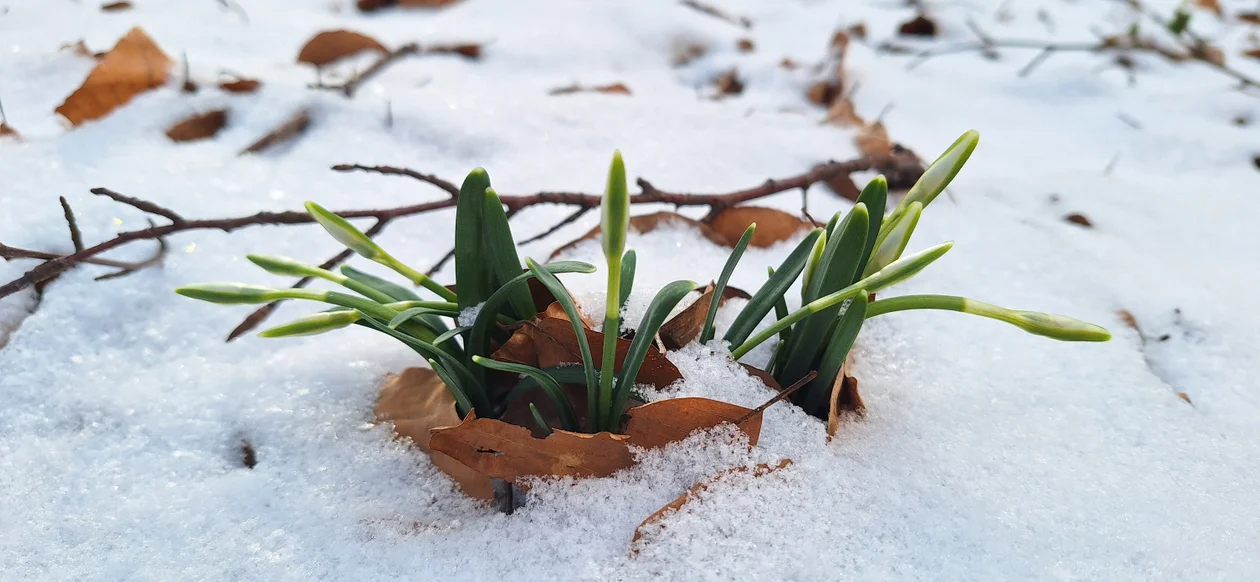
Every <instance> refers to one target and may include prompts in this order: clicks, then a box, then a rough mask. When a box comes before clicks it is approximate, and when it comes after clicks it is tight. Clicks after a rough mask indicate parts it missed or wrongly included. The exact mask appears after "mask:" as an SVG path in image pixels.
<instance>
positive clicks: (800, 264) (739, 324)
mask: <svg viewBox="0 0 1260 582" xmlns="http://www.w3.org/2000/svg"><path fill="white" fill-rule="evenodd" d="M821 235H822V229H820V228H815V229H814V230H813V231H812V232H810V233H809V235H808V236H806V237H805V239H804V240H802V241H801V242H800V244H798V245H796V248H795V249H793V250H792V253H791V254H790V255H788V257H787V259H785V260H784V261H783V264H782V265H780V266H779V268H778V269H777V270H776V271H775V273H774V275H773V276H771V277H770V280H769V281H766V284H765V285H762V287H761V289H759V290H757V293H756V294H755V295H753V297H752V299H749V300H748V304H747V305H745V306H744V309H743V310H742V311H740V313H739V315H738V316H737V317H736V318H735V321H734V323H732V324H731V327H730V329H728V330H726V335H725V336H724V337H723V339H725V340H726V341H727V342H729V343H730V344H731V346H737V345H740V344H742V343H744V340H745V339H747V338H748V335H749V334H751V333H752V331H753V330H754V329H756V327H757V324H759V323H761V320H762V319H763V318H764V317H765V316H766V314H767V313H769V312H770V310H771V309H773V308H774V304H775V302H777V301H779V299H781V298H782V297H783V295H784V294H785V293H787V290H788V288H789V287H791V286H792V282H793V281H795V280H796V278H797V277H798V276H800V274H801V271H802V270H804V269H805V261H806V260H808V259H809V255H810V253H811V252H813V250H814V241H816V240H818V237H819V236H821Z"/></svg>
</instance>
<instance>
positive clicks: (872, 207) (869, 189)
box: [850, 174, 888, 283]
mask: <svg viewBox="0 0 1260 582" xmlns="http://www.w3.org/2000/svg"><path fill="white" fill-rule="evenodd" d="M857 201H858V204H865V205H866V210H867V214H868V215H869V216H870V224H869V226H868V227H867V229H866V246H864V247H863V248H862V260H861V261H858V268H857V273H855V274H854V276H853V278H854V281H850V283H853V282H856V279H857V278H858V277H860V276H862V273H864V272H866V264H867V262H869V261H870V259H871V253H873V252H875V243H876V242H877V241H878V240H879V231H880V230H881V229H882V228H883V224H884V211H885V210H886V209H887V207H888V180H887V179H885V178H884V176H883V174H880V175H878V176H875V179H873V180H871V181H870V182H868V183H867V184H866V187H865V188H862V194H860V195H859V196H858V199H857Z"/></svg>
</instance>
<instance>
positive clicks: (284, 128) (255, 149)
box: [238, 109, 311, 156]
mask: <svg viewBox="0 0 1260 582" xmlns="http://www.w3.org/2000/svg"><path fill="white" fill-rule="evenodd" d="M310 125H311V112H310V110H307V109H302V110H300V111H298V112H297V113H295V114H294V115H293V117H290V118H289V120H288V121H286V122H284V123H282V124H280V126H279V127H277V128H275V129H274V130H272V131H271V133H269V134H267V135H264V136H263V137H262V139H259V140H258V141H256V142H254V143H252V144H250V146H249V147H247V148H245V149H244V150H242V151H241V153H240V154H238V155H242V156H243V155H245V154H256V153H259V152H261V151H263V150H266V149H268V148H270V147H272V146H274V145H276V144H278V143H280V142H283V141H287V140H290V139H293V138H294V137H297V136H298V135H301V134H302V132H304V131H306V129H307V128H308V127H310Z"/></svg>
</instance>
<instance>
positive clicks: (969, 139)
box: [880, 129, 980, 235]
mask: <svg viewBox="0 0 1260 582" xmlns="http://www.w3.org/2000/svg"><path fill="white" fill-rule="evenodd" d="M978 143H980V133H979V132H977V131H976V130H974V129H973V130H969V131H967V132H966V133H964V134H962V135H961V136H960V137H959V138H958V139H957V140H955V141H954V143H953V145H951V146H949V149H947V150H945V153H943V154H941V157H939V158H936V161H934V162H932V165H930V166H928V167H927V169H926V170H924V171H923V175H922V176H921V177H919V181H918V182H915V184H914V186H911V187H910V191H909V192H907V193H906V196H905V197H904V198H902V199H901V204H898V205H897V208H896V210H893V213H892V216H890V217H889V218H888V220H886V221H885V224H884V228H883V230H884V231H886V230H888V223H890V222H892V221H893V220H894V219H896V218H897V217H899V216H901V215H902V214H903V213H905V211H906V210H908V209H909V208H910V205H911V204H913V203H915V202H918V203H919V204H922V205H923V207H924V208H926V207H927V205H929V204H931V203H932V201H933V200H935V199H936V197H937V196H938V195H940V193H941V192H944V191H945V187H946V186H949V183H950V182H951V181H952V180H953V179H954V176H957V175H958V172H959V171H960V170H962V167H963V165H964V164H966V163H967V158H970V157H971V152H973V151H975V149H976V144H978ZM880 234H881V235H883V234H884V233H883V232H881V233H880Z"/></svg>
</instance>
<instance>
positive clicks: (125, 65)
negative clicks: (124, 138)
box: [56, 27, 171, 125]
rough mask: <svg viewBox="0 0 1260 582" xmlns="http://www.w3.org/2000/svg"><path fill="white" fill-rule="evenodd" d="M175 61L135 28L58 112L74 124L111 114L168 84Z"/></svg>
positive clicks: (98, 65)
mask: <svg viewBox="0 0 1260 582" xmlns="http://www.w3.org/2000/svg"><path fill="white" fill-rule="evenodd" d="M170 66H171V58H170V57H168V56H166V53H164V52H162V49H160V48H158V46H157V45H156V44H154V42H153V39H151V38H149V35H147V34H145V33H144V30H142V29H141V28H140V27H136V28H133V29H131V31H130V32H128V33H127V35H126V36H124V37H122V39H120V40H119V41H118V44H116V45H114V48H112V49H110V51H109V52H108V53H106V54H105V57H104V58H102V59H101V62H100V63H97V65H96V68H95V69H92V72H91V73H88V76H87V79H85V80H84V81H83V84H82V85H80V86H79V88H78V89H76V90H75V91H74V93H71V94H70V96H69V97H67V98H66V100H65V102H64V103H62V104H61V105H59V106H58V107H57V109H56V112H57V113H60V114H61V116H62V117H65V118H66V119H67V120H68V121H69V122H70V124H71V125H79V124H81V123H83V122H84V121H88V120H90V119H98V118H101V117H104V116H106V115H108V114H109V112H111V111H113V110H114V109H115V108H117V107H118V106H120V105H122V104H124V103H126V102H128V101H130V100H131V98H132V97H135V96H136V95H138V94H140V93H142V92H144V91H148V90H150V89H153V88H156V87H160V86H162V85H163V84H164V83H166V79H167V75H168V74H169V69H170Z"/></svg>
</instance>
